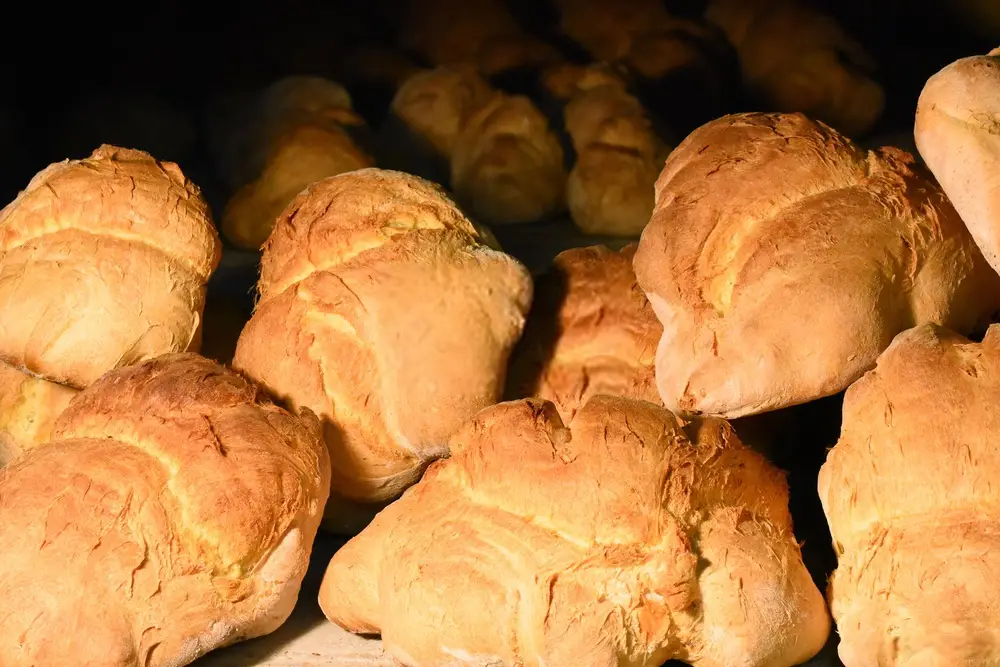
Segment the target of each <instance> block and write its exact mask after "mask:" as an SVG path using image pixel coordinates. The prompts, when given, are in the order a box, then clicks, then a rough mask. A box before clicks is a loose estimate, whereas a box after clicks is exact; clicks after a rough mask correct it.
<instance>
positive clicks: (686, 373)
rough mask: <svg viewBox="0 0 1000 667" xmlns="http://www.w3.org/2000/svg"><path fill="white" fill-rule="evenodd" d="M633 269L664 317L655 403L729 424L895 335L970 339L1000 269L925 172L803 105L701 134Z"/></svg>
mask: <svg viewBox="0 0 1000 667" xmlns="http://www.w3.org/2000/svg"><path fill="white" fill-rule="evenodd" d="M635 270H636V277H637V278H638V280H639V285H640V286H641V287H642V288H643V290H644V291H645V292H646V294H647V296H648V297H649V301H650V303H651V304H652V306H653V310H654V311H655V312H656V315H657V317H658V318H659V319H660V322H661V323H663V325H664V333H663V339H662V340H661V342H660V346H659V350H658V352H657V360H656V376H657V383H658V386H659V390H660V396H661V397H662V398H663V400H664V404H665V405H666V406H667V408H669V409H671V410H675V411H679V412H681V413H684V414H699V413H704V414H714V415H720V416H725V417H728V418H735V417H740V416H744V415H749V414H754V413H758V412H764V411H767V410H774V409H778V408H782V407H786V406H791V405H796V404H799V403H805V402H807V401H812V400H815V399H817V398H820V397H823V396H829V395H832V394H836V393H838V392H840V391H842V390H844V389H846V388H847V386H848V385H850V384H851V383H852V382H853V381H855V380H856V379H858V378H859V377H861V375H862V374H863V373H864V372H865V371H867V370H868V369H869V368H871V367H872V366H873V365H874V363H875V359H876V358H877V357H878V355H879V354H880V353H881V352H882V351H883V350H884V349H885V348H886V347H888V345H889V343H890V342H891V341H892V339H893V337H894V336H895V335H896V334H898V333H899V332H901V331H903V330H904V329H908V328H910V327H912V326H915V325H919V324H925V323H937V324H941V325H944V326H947V327H949V328H952V329H954V330H957V331H963V332H969V331H972V330H973V329H975V328H976V327H977V326H979V325H980V324H985V322H986V321H987V320H988V318H989V316H990V315H991V313H992V312H993V311H994V310H996V309H997V308H998V307H1000V277H998V276H997V274H996V273H995V272H994V271H992V270H991V269H990V267H989V265H988V264H987V263H986V261H985V260H984V259H983V257H982V254H981V253H980V252H979V250H978V249H977V248H976V246H975V243H974V242H973V240H972V237H971V236H969V234H968V231H967V230H966V229H965V227H964V225H963V224H962V221H961V219H960V218H959V217H958V215H957V214H956V213H955V210H954V208H952V206H951V204H950V203H949V202H948V200H947V198H946V197H945V195H944V193H943V192H941V190H940V189H939V188H938V187H937V185H936V184H935V183H934V182H933V180H932V179H931V178H929V176H926V175H924V173H923V172H922V171H921V170H919V169H918V168H917V167H916V166H915V164H914V163H913V158H912V157H911V156H910V155H908V154H907V153H903V152H902V151H899V150H898V149H893V148H883V149H881V150H879V151H871V152H865V151H863V150H861V149H859V148H857V147H856V146H855V145H854V144H852V143H851V142H850V141H849V140H848V139H846V138H845V137H843V136H841V135H839V134H837V132H835V131H834V130H832V129H831V128H829V127H827V126H826V125H823V124H822V123H815V122H812V121H810V120H808V119H807V118H805V117H804V116H802V115H800V114H761V113H753V114H739V115H733V116H726V117H723V118H721V119H719V120H716V121H713V122H711V123H708V124H707V125H704V126H702V127H701V128H699V129H698V130H696V131H694V132H693V133H692V134H691V135H690V136H688V138H687V139H685V140H684V142H683V143H681V145H680V146H678V147H677V149H675V150H674V152H673V153H672V154H671V155H670V158H669V159H668V160H667V164H666V167H665V168H664V170H663V173H662V174H660V178H659V180H658V181H657V183H656V207H655V209H654V211H653V218H652V220H651V221H650V224H649V226H647V227H646V230H645V231H644V232H643V235H642V240H641V241H640V243H639V250H638V251H637V252H636V256H635Z"/></svg>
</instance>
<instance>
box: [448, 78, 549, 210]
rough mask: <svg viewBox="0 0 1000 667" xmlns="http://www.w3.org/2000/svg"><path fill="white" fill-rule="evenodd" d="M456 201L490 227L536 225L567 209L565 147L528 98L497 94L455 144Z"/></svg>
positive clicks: (453, 163) (453, 181)
mask: <svg viewBox="0 0 1000 667" xmlns="http://www.w3.org/2000/svg"><path fill="white" fill-rule="evenodd" d="M451 186H452V189H453V190H454V191H455V197H456V199H458V201H459V202H461V203H462V205H463V206H464V207H465V208H466V210H468V211H469V212H470V213H471V214H472V215H474V216H475V217H476V218H477V219H478V220H481V221H483V222H485V223H487V224H516V223H523V222H534V221H537V220H541V219H544V218H547V217H550V216H552V215H554V214H555V213H557V212H559V211H560V210H561V209H562V208H563V207H564V205H565V187H566V167H565V157H564V155H563V150H562V145H561V144H560V143H559V138H558V137H557V136H556V135H555V133H554V132H553V131H552V129H551V128H550V127H549V122H548V119H547V118H546V117H545V116H544V114H542V112H541V111H539V110H538V108H537V107H536V106H535V105H534V103H532V101H531V100H529V99H528V98H527V97H524V96H521V95H506V94H503V93H500V92H497V93H496V94H495V95H493V97H492V98H491V99H490V100H489V102H487V103H486V104H485V105H484V106H482V107H481V108H479V109H478V110H476V112H475V113H473V114H472V115H471V116H470V117H469V119H468V121H467V122H466V123H465V125H464V126H463V127H462V131H461V132H460V133H459V135H458V137H457V138H456V140H455V147H454V152H453V153H452V159H451Z"/></svg>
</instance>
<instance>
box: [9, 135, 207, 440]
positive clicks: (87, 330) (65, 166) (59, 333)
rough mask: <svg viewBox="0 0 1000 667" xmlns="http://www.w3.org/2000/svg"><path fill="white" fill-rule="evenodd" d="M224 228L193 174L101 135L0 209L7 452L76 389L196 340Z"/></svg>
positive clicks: (42, 429)
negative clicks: (81, 155)
mask: <svg viewBox="0 0 1000 667" xmlns="http://www.w3.org/2000/svg"><path fill="white" fill-rule="evenodd" d="M219 251H220V248H219V238H218V235H217V233H216V231H215V226H214V225H213V224H212V219H211V215H210V213H209V210H208V206H207V205H206V204H205V201H204V200H203V199H202V197H201V193H200V191H199V190H198V188H197V186H195V185H194V184H193V183H191V182H190V181H189V180H188V179H187V178H185V176H184V174H183V173H181V170H180V168H179V167H178V166H177V165H176V164H173V163H170V162H158V161H157V160H155V159H154V158H153V157H151V156H150V155H149V154H147V153H143V152H140V151H134V150H126V149H121V148H116V147H113V146H102V147H100V148H98V149H97V150H96V151H94V153H93V154H92V155H91V156H90V157H88V158H86V159H84V160H72V161H69V160H67V161H65V162H60V163H56V164H53V165H50V166H49V167H47V168H46V169H44V170H42V171H41V172H39V173H38V174H37V175H36V176H35V177H34V178H33V179H32V180H31V182H30V183H29V184H28V187H27V188H26V189H25V190H24V191H23V192H22V193H21V194H20V195H18V197H17V199H15V200H14V201H13V202H11V203H10V204H9V205H7V207H6V208H4V209H3V211H0V363H2V364H3V368H2V372H0V380H2V381H0V423H2V424H3V432H4V434H3V435H2V436H0V440H4V441H5V443H6V444H5V445H2V449H3V450H5V451H6V452H7V453H6V454H5V455H4V458H8V457H10V456H13V455H16V454H17V453H19V452H20V451H21V450H23V449H26V448H28V447H31V446H32V445H35V444H38V443H40V442H43V441H44V440H46V439H47V437H48V432H49V430H50V428H51V422H52V420H53V419H54V417H55V416H56V415H57V414H58V413H59V412H60V411H61V410H62V409H63V408H64V407H65V406H66V404H67V402H68V401H69V399H70V397H71V395H72V394H73V393H74V392H75V390H76V389H81V388H83V387H86V386H88V385H90V384H91V383H93V382H94V381H95V380H97V379H98V378H99V377H100V376H101V375H102V374H104V373H105V372H107V371H109V370H112V369H115V368H119V367H122V366H127V365H129V364H134V363H137V362H140V361H143V360H145V359H149V358H152V357H155V356H158V355H161V354H166V353H170V352H183V351H197V350H198V348H199V346H200V343H201V330H202V309H203V307H204V303H205V285H206V283H207V281H208V277H209V275H210V274H211V273H212V271H213V270H214V269H215V267H216V265H217V264H218V262H219Z"/></svg>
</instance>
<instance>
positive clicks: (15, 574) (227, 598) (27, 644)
mask: <svg viewBox="0 0 1000 667" xmlns="http://www.w3.org/2000/svg"><path fill="white" fill-rule="evenodd" d="M328 487H329V459H328V455H327V452H326V449H325V448H324V447H323V445H322V442H321V440H320V427H319V423H318V421H317V420H316V418H315V416H313V415H312V414H309V413H304V414H303V415H302V416H301V419H299V418H296V417H293V416H292V415H290V414H288V413H287V412H285V411H284V410H281V409H280V408H277V407H276V406H274V405H273V404H272V403H271V402H270V401H269V400H268V399H266V398H264V397H263V396H262V394H261V393H260V392H259V390H258V389H257V387H255V386H254V385H251V384H249V383H248V382H247V381H246V380H244V379H243V378H241V377H240V376H238V375H237V374H235V373H233V372H231V371H228V370H226V369H225V368H223V367H222V366H219V365H218V364H216V363H214V362H211V361H209V360H207V359H204V358H202V357H199V356H197V355H193V354H181V355H165V356H162V357H158V358H156V359H154V360H151V361H148V362H145V363H143V364H139V365H135V366H130V367H129V368H126V369H122V370H119V371H113V372H111V373H108V374H107V375H105V376H104V377H103V378H102V379H101V380H99V381H98V382H96V383H95V384H93V385H91V386H90V387H89V388H88V389H86V390H84V391H83V392H81V393H80V394H79V395H78V396H77V398H76V400H75V401H74V402H73V403H72V404H71V405H70V406H69V407H68V408H67V409H66V410H65V411H64V412H63V413H62V415H61V416H60V417H59V419H58V421H57V423H56V425H55V428H54V430H53V441H52V442H51V443H49V444H47V445H45V446H43V447H38V448H35V449H32V450H30V451H28V452H27V453H25V454H24V455H22V456H21V457H20V458H18V459H17V460H16V461H14V462H13V463H12V464H10V465H9V466H8V467H6V468H5V469H3V471H0V542H2V543H3V544H4V555H3V558H4V566H3V568H2V569H0V601H2V602H0V606H2V608H0V662H2V663H3V664H4V665H9V666H10V667H27V666H29V665H39V664H61V663H63V662H65V660H66V657H67V656H73V660H74V661H75V662H77V663H79V664H101V665H121V666H122V667H125V666H132V665H146V666H149V667H157V666H163V667H166V666H168V665H183V664H188V663H189V662H191V661H193V660H194V659H195V658H197V657H198V656H200V655H202V654H204V653H206V652H208V651H210V650H212V649H214V648H217V647H219V646H223V645H225V644H229V643H232V642H235V641H239V640H242V639H247V638H250V637H255V636H258V635H262V634H266V633H268V632H271V631H273V630H274V629H276V628H277V627H278V626H279V625H280V624H281V623H282V622H283V621H284V620H285V618H287V616H288V614H289V613H290V612H291V610H292V607H293V606H294V604H295V600H296V598H297V596H298V590H299V585H300V583H301V580H302V577H303V575H304V574H305V570H306V566H307V564H308V557H309V551H310V549H311V546H312V541H313V538H314V536H315V534H316V530H317V527H318V524H319V521H320V517H321V515H322V511H323V505H324V502H325V501H326V496H327V493H328Z"/></svg>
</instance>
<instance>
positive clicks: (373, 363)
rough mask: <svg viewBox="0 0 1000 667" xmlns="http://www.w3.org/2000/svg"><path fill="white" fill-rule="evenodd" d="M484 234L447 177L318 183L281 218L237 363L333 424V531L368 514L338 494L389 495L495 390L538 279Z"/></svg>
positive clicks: (366, 499)
mask: <svg viewBox="0 0 1000 667" xmlns="http://www.w3.org/2000/svg"><path fill="white" fill-rule="evenodd" d="M484 242H485V239H483V238H482V237H481V236H480V235H479V233H478V232H477V231H476V229H475V228H474V227H473V226H472V224H471V223H470V222H469V221H468V220H467V219H466V218H465V217H463V216H462V215H461V213H460V212H459V211H458V209H457V208H456V207H455V206H454V204H453V203H452V202H451V201H450V200H449V199H447V197H445V196H444V194H443V193H442V192H441V190H440V189H439V188H437V187H436V186H434V185H432V184H430V183H428V182H427V181H423V180H422V179H419V178H417V177H415V176H410V175H407V174H401V173H398V172H391V171H383V170H378V169H366V170H361V171H357V172H353V173H351V174H344V175H341V176H336V177H333V178H330V179H326V180H324V181H321V182H319V183H317V184H315V185H314V186H312V187H311V188H310V189H309V190H307V191H306V192H304V193H303V194H302V195H300V196H299V197H297V198H296V200H295V201H294V202H292V204H291V205H290V206H289V208H288V209H287V210H286V212H285V213H284V214H283V215H282V217H281V218H279V220H278V225H277V227H276V228H275V231H274V234H272V236H271V239H270V241H269V242H268V244H267V245H266V246H265V248H264V257H263V261H262V269H261V280H260V285H259V289H260V292H261V301H260V303H259V304H258V306H257V308H256V310H255V312H254V315H253V317H252V318H251V320H250V322H249V323H248V324H247V326H246V328H245V329H244V330H243V333H242V334H241V335H240V340H239V343H238V345H237V349H236V355H235V358H234V361H233V364H234V366H235V367H236V368H239V369H241V370H243V371H245V372H246V373H247V374H248V375H250V376H251V377H254V378H255V379H257V380H259V381H260V382H261V383H262V384H263V385H264V386H266V387H267V388H268V389H269V390H270V391H271V392H273V393H274V394H275V395H276V396H279V397H280V398H282V399H283V400H285V401H287V402H288V403H289V404H290V405H293V406H305V407H309V408H310V409H311V410H313V411H314V412H316V413H317V414H318V415H319V416H320V417H321V418H322V419H323V421H324V431H325V436H326V442H327V445H328V447H329V448H330V451H331V455H332V461H333V471H334V472H333V496H334V500H335V502H331V504H330V506H329V507H328V511H327V519H328V525H329V526H330V527H331V528H336V529H338V530H344V529H346V530H351V529H352V528H351V526H352V524H353V521H352V519H351V517H350V516H348V515H351V514H355V513H356V514H358V515H359V516H358V518H359V520H361V521H364V518H363V517H364V516H367V518H370V512H369V513H368V514H367V515H366V513H365V511H363V510H360V509H357V508H352V507H350V506H349V505H345V504H342V503H340V502H339V501H340V500H344V499H346V500H349V501H351V502H354V503H379V502H384V501H387V500H391V499H392V498H394V497H395V496H397V495H398V494H399V493H400V492H401V491H402V490H403V489H404V488H406V487H407V486H409V485H410V484H412V483H413V482H414V481H416V479H418V478H419V476H420V473H421V472H422V471H423V469H424V467H425V466H426V465H427V464H428V463H429V462H430V461H431V460H433V459H434V458H437V457H439V456H441V455H443V454H445V453H447V440H448V438H449V436H451V434H452V433H454V432H455V430H457V429H458V428H459V427H460V426H461V424H462V423H464V422H465V420H467V419H468V418H470V417H471V416H472V415H474V414H475V413H476V412H478V411H479V410H480V409H482V408H484V407H486V406H488V405H491V404H493V403H495V402H496V401H497V400H498V399H499V398H500V396H501V393H502V389H503V381H504V378H505V371H506V366H507V358H508V355H509V353H510V350H511V348H512V347H513V345H514V343H515V342H516V341H517V339H518V338H519V337H520V334H521V330H522V328H523V326H524V319H525V315H526V313H527V310H528V307H529V306H530V302H531V291H532V290H531V280H530V276H529V275H528V273H527V271H526V269H525V268H524V267H523V266H521V265H520V264H519V263H517V262H516V261H515V260H513V259H512V258H510V257H509V256H507V255H505V254H503V253H501V252H498V251H495V250H492V249H490V248H488V247H487V246H485V245H483V244H484ZM456 285H459V286H461V289H455V286H456ZM369 510H371V507H369ZM337 522H346V525H345V524H341V525H338V524H337Z"/></svg>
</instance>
